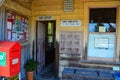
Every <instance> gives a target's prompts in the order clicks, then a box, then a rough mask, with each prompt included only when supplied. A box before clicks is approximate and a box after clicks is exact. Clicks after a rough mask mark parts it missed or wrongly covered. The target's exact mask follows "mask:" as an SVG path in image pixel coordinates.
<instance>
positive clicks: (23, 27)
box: [6, 12, 28, 42]
mask: <svg viewBox="0 0 120 80" xmlns="http://www.w3.org/2000/svg"><path fill="white" fill-rule="evenodd" d="M6 20H7V21H6V23H7V27H6V29H7V30H6V31H7V39H8V40H10V41H20V42H25V41H27V40H28V18H27V17H25V16H21V15H17V14H14V13H10V12H7V13H6Z"/></svg>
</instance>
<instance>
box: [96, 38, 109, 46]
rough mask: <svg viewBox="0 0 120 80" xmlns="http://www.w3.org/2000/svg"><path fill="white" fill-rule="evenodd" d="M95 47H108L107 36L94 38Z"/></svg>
mask: <svg viewBox="0 0 120 80" xmlns="http://www.w3.org/2000/svg"><path fill="white" fill-rule="evenodd" d="M95 47H96V48H108V38H95Z"/></svg>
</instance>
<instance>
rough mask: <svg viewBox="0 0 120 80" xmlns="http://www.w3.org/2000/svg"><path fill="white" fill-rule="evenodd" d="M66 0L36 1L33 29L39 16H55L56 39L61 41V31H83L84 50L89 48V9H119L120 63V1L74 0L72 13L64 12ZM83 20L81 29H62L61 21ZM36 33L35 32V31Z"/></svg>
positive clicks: (118, 43)
mask: <svg viewBox="0 0 120 80" xmlns="http://www.w3.org/2000/svg"><path fill="white" fill-rule="evenodd" d="M63 4H64V0H50V2H49V1H48V0H34V1H33V3H32V17H33V18H34V21H33V24H34V25H32V27H33V29H32V30H34V29H35V26H36V25H35V22H36V21H37V17H38V16H53V17H54V19H55V20H56V22H57V25H56V27H57V31H56V33H57V35H56V39H57V41H59V32H60V31H82V32H83V33H84V39H83V40H84V45H83V47H84V49H85V47H86V46H87V37H88V19H89V10H88V9H89V8H96V7H117V9H118V14H117V45H116V53H117V54H116V57H117V58H116V60H117V62H118V61H119V59H118V56H119V48H120V46H119V45H120V35H119V34H120V32H119V30H120V27H119V26H120V24H119V23H120V15H119V13H120V1H119V0H74V10H73V11H72V12H64V5H63ZM56 16H57V17H56ZM65 19H68V20H81V21H82V25H81V26H80V27H74V26H73V27H61V26H60V20H65ZM34 31H35V30H34Z"/></svg>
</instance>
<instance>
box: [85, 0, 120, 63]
mask: <svg viewBox="0 0 120 80" xmlns="http://www.w3.org/2000/svg"><path fill="white" fill-rule="evenodd" d="M119 3H120V1H94V2H92V1H91V2H86V3H84V4H85V5H84V45H83V46H84V50H85V51H84V52H85V58H84V59H85V60H87V58H88V53H87V50H88V37H89V30H88V29H89V28H88V25H89V9H90V8H113V7H114V8H116V9H117V14H116V16H117V17H116V24H117V26H116V27H117V28H116V38H115V39H116V43H115V45H116V44H119V42H118V41H119V40H120V37H119V36H118V34H120V32H118V30H120V24H118V23H119V22H118V21H119V20H120V14H119V13H120V6H119ZM118 56H119V45H116V47H115V54H114V61H115V62H120V61H119V57H118Z"/></svg>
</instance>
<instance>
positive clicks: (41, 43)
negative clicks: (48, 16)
mask: <svg viewBox="0 0 120 80" xmlns="http://www.w3.org/2000/svg"><path fill="white" fill-rule="evenodd" d="M36 26H37V27H36V49H37V50H36V60H37V61H38V62H39V63H40V65H39V66H38V69H37V73H42V72H44V71H45V70H46V69H47V68H48V67H49V69H51V67H52V69H53V70H52V71H53V72H54V70H55V68H54V67H55V31H56V21H37V25H36Z"/></svg>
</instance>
